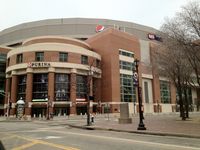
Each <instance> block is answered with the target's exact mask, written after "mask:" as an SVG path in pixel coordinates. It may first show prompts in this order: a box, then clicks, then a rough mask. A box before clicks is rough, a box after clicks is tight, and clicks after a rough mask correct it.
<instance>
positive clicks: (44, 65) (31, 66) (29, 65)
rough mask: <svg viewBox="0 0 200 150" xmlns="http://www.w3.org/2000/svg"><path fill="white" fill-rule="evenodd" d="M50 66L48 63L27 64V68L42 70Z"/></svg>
mask: <svg viewBox="0 0 200 150" xmlns="http://www.w3.org/2000/svg"><path fill="white" fill-rule="evenodd" d="M50 66H51V64H50V63H49V62H29V63H28V67H29V68H43V67H50Z"/></svg>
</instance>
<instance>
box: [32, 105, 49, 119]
mask: <svg viewBox="0 0 200 150" xmlns="http://www.w3.org/2000/svg"><path fill="white" fill-rule="evenodd" d="M31 112H32V113H31V117H36V118H38V117H41V118H43V117H46V113H47V108H44V107H43V108H32V111H31Z"/></svg>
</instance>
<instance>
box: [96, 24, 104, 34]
mask: <svg viewBox="0 0 200 150" xmlns="http://www.w3.org/2000/svg"><path fill="white" fill-rule="evenodd" d="M104 29H105V27H104V26H102V25H97V26H96V32H101V31H103V30H104Z"/></svg>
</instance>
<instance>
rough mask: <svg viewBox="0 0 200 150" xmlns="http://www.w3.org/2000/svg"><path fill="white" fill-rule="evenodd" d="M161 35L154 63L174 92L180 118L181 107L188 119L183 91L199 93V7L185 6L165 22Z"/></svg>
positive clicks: (185, 93)
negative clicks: (190, 90) (177, 98)
mask: <svg viewBox="0 0 200 150" xmlns="http://www.w3.org/2000/svg"><path fill="white" fill-rule="evenodd" d="M161 35H162V37H163V42H162V44H161V47H159V51H158V53H157V54H158V55H157V60H158V61H157V62H158V63H159V66H160V68H161V70H162V71H163V72H164V74H165V75H166V76H168V77H169V79H171V81H173V83H174V85H175V86H176V88H177V91H178V97H179V103H180V112H181V116H182V117H184V105H185V109H186V111H187V116H188V100H187V92H186V89H187V88H188V86H193V87H195V88H197V89H198V90H199V87H200V67H199V66H200V42H199V41H200V5H199V3H198V2H197V1H193V2H189V3H188V4H187V5H186V6H184V7H182V11H181V12H179V13H177V14H176V16H175V17H174V18H172V19H169V18H167V19H166V20H165V23H164V24H163V25H162V27H161ZM183 94H184V95H185V96H184V97H185V98H184V99H183ZM188 117H189V116H188ZM183 119H184V118H183Z"/></svg>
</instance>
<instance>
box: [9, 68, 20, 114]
mask: <svg viewBox="0 0 200 150" xmlns="http://www.w3.org/2000/svg"><path fill="white" fill-rule="evenodd" d="M17 84H18V77H17V75H16V74H15V72H14V71H13V72H12V83H11V99H10V102H12V108H11V109H10V115H15V114H16V106H15V105H16V102H17V92H18V90H17Z"/></svg>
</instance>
